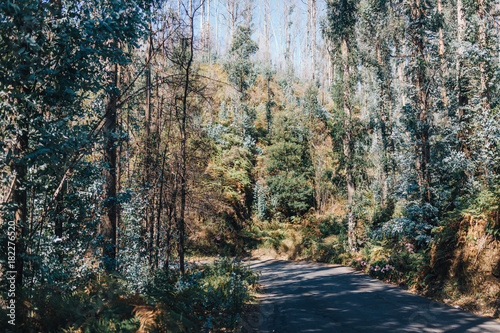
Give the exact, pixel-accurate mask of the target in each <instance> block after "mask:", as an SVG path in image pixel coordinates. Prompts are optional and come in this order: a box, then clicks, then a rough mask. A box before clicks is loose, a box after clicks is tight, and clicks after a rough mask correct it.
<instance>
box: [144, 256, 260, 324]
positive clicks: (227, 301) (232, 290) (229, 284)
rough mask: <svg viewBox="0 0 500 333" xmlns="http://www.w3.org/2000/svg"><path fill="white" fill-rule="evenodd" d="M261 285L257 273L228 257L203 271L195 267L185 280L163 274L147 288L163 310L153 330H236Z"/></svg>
mask: <svg viewBox="0 0 500 333" xmlns="http://www.w3.org/2000/svg"><path fill="white" fill-rule="evenodd" d="M257 283H258V276H257V274H256V273H254V272H253V271H251V270H250V269H249V268H248V267H246V266H245V265H244V264H242V263H241V262H240V261H237V260H231V259H228V258H221V259H218V260H216V261H215V262H214V263H212V264H208V265H206V266H204V267H202V268H197V267H193V268H191V269H190V270H188V271H187V272H186V274H185V275H184V276H183V277H182V278H181V277H179V276H178V274H176V273H175V274H173V273H171V272H164V271H159V272H157V274H156V276H155V278H154V280H153V281H152V283H151V284H150V285H149V286H148V287H147V293H148V294H149V295H150V296H151V300H150V302H151V303H153V304H155V305H157V306H158V307H159V309H160V310H161V312H160V315H159V316H158V318H157V320H156V323H155V326H154V327H151V331H155V332H165V331H168V332H186V331H187V332H201V331H220V330H226V331H231V330H234V329H236V328H237V326H238V323H239V318H240V313H241V311H242V308H243V305H244V304H245V303H247V302H249V301H250V300H251V290H252V289H253V288H256V286H257Z"/></svg>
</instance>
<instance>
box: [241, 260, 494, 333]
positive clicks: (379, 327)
mask: <svg viewBox="0 0 500 333" xmlns="http://www.w3.org/2000/svg"><path fill="white" fill-rule="evenodd" d="M249 264H250V265H251V267H252V269H254V270H256V271H260V272H261V274H262V275H261V279H260V282H261V284H262V285H263V289H264V290H263V295H262V299H261V308H260V314H257V313H255V315H253V316H251V317H250V318H248V319H247V323H246V324H247V325H246V327H247V328H246V329H245V330H246V331H247V332H276V333H278V332H280V333H294V332H332V333H334V332H343V333H350V332H370V333H372V332H478V333H483V332H484V333H486V332H500V322H499V321H495V320H492V319H489V318H485V317H480V316H476V315H473V314H471V313H468V312H466V311H463V310H460V309H455V308H452V307H449V306H446V305H443V304H439V303H436V302H432V301H429V300H427V299H425V298H423V297H420V296H417V295H414V294H411V293H410V292H407V291H405V290H402V289H399V288H397V287H395V286H392V285H389V284H386V283H383V282H381V281H379V280H376V279H373V278H370V277H368V276H366V275H364V274H362V273H360V272H357V271H355V270H353V269H351V268H349V267H344V266H334V265H323V264H314V263H301V262H293V261H280V260H252V261H250V262H249Z"/></svg>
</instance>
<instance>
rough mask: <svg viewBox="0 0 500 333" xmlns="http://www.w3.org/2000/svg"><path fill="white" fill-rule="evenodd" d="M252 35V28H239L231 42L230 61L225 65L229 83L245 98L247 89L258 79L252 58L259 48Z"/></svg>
mask: <svg viewBox="0 0 500 333" xmlns="http://www.w3.org/2000/svg"><path fill="white" fill-rule="evenodd" d="M251 35H252V31H251V29H250V27H245V26H238V27H237V29H236V31H235V32H234V36H233V40H232V41H231V48H230V51H229V60H228V62H226V63H225V64H224V69H225V70H226V71H227V72H228V77H229V81H230V82H231V83H232V84H233V85H234V86H235V87H236V89H237V90H238V92H239V93H240V94H241V95H242V96H243V97H245V96H246V91H247V89H248V88H249V87H251V86H252V85H253V84H254V83H255V79H256V77H257V74H256V72H255V70H254V65H253V62H252V61H250V56H251V55H252V54H254V53H255V52H257V50H258V46H257V43H255V42H254V41H253V40H252V39H251Z"/></svg>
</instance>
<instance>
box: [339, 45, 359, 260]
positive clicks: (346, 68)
mask: <svg viewBox="0 0 500 333" xmlns="http://www.w3.org/2000/svg"><path fill="white" fill-rule="evenodd" d="M341 52H342V70H343V99H344V105H343V108H344V130H345V134H344V138H343V146H344V147H343V148H344V155H345V158H346V167H345V173H346V182H347V205H348V208H347V214H348V222H347V228H348V242H349V250H353V249H354V248H355V246H356V245H355V244H356V239H355V237H356V236H355V228H356V221H355V218H354V212H353V204H354V195H355V192H356V185H355V183H354V177H353V154H352V149H351V147H352V138H351V117H352V112H351V111H352V110H351V72H350V65H349V46H348V44H347V40H346V39H345V38H343V39H342V41H341Z"/></svg>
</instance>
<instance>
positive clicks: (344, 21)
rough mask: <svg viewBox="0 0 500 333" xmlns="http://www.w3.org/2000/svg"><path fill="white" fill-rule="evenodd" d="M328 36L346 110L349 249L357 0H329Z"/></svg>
mask: <svg viewBox="0 0 500 333" xmlns="http://www.w3.org/2000/svg"><path fill="white" fill-rule="evenodd" d="M327 9H328V12H327V24H326V27H325V28H324V35H325V38H327V39H329V40H330V41H331V42H332V43H333V45H334V50H335V51H334V53H333V55H332V61H333V62H335V63H336V64H338V65H339V67H340V70H339V79H338V80H339V81H340V82H339V84H338V88H339V90H340V94H341V95H340V96H339V101H338V102H339V103H338V104H339V106H340V107H341V108H342V111H343V115H342V116H343V118H344V129H343V130H344V135H343V138H342V141H343V149H344V155H345V158H346V163H345V174H346V184H347V205H348V207H347V211H348V213H347V215H348V242H349V249H353V248H354V247H355V242H356V239H355V228H356V220H355V216H354V211H353V209H354V207H353V204H354V196H355V192H356V183H355V179H354V176H353V167H354V156H353V139H352V118H353V116H354V115H353V113H354V101H353V85H354V80H355V78H356V68H357V66H356V62H355V56H356V36H355V27H356V22H357V11H358V4H357V2H356V1H355V0H332V1H329V2H328V7H327Z"/></svg>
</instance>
